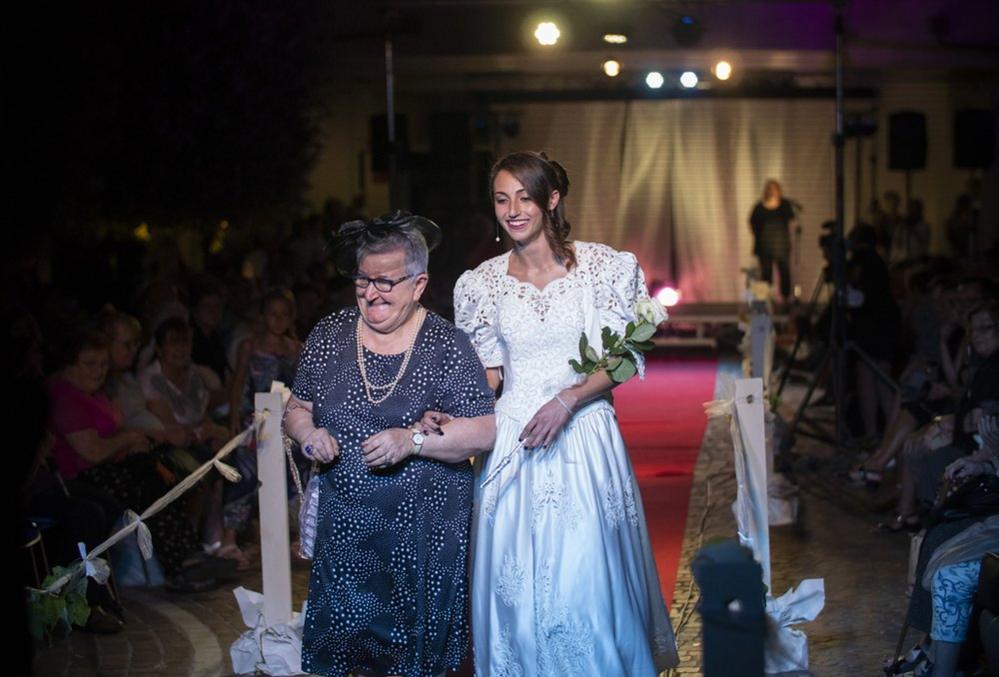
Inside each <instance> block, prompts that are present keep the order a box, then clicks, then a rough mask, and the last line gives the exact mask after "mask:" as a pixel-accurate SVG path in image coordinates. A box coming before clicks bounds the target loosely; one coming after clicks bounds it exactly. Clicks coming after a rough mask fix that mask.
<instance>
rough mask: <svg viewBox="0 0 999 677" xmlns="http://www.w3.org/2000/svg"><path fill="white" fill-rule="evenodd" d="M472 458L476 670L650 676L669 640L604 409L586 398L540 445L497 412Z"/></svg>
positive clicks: (672, 659)
mask: <svg viewBox="0 0 999 677" xmlns="http://www.w3.org/2000/svg"><path fill="white" fill-rule="evenodd" d="M496 421H497V436H496V447H495V448H494V450H493V452H492V453H490V454H487V455H485V456H483V457H482V458H480V459H478V460H477V462H476V463H477V468H476V470H477V474H476V481H477V496H476V513H475V521H474V526H473V529H474V555H473V573H472V634H473V639H474V644H473V646H474V652H475V672H476V675H478V677H513V676H516V677H533V676H535V675H538V676H542V675H545V676H547V675H551V676H553V677H555V676H558V677H566V676H568V675H586V676H588V677H598V676H599V677H605V676H607V677H610V676H613V677H617V676H621V677H624V676H635V677H648V676H652V675H657V674H659V673H660V672H662V671H663V670H665V669H666V668H669V667H672V666H675V665H676V663H677V652H676V638H675V636H674V634H673V628H672V625H671V624H670V619H669V614H668V613H667V610H666V604H665V602H664V601H663V596H662V592H661V591H660V589H659V578H658V575H657V573H656V565H655V561H654V559H653V557H652V549H651V547H650V544H649V536H648V530H647V528H646V525H645V515H644V512H643V510H642V502H641V497H640V496H639V493H638V486H637V483H636V482H635V476H634V472H633V471H632V469H631V463H630V461H629V459H628V455H627V451H626V450H625V447H624V441H623V440H622V438H621V433H620V430H619V429H618V426H617V420H616V418H615V416H614V410H613V408H612V407H611V406H610V405H609V404H608V403H606V402H603V401H599V402H595V403H592V404H591V405H589V406H587V407H585V408H584V409H582V410H581V411H580V412H578V413H577V414H576V415H575V416H574V418H573V419H572V420H571V421H570V423H569V424H568V425H567V426H566V428H565V430H564V431H563V432H562V433H561V434H560V436H559V438H558V439H557V440H556V441H555V442H554V443H553V444H552V446H551V447H549V448H547V449H535V450H531V451H526V450H524V449H523V448H521V447H519V446H518V439H517V438H518V435H519V434H520V431H521V430H522V429H523V426H524V423H521V422H518V421H516V420H514V419H512V418H510V417H508V416H505V415H503V414H502V413H499V412H498V413H497V415H496Z"/></svg>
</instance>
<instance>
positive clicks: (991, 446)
mask: <svg viewBox="0 0 999 677" xmlns="http://www.w3.org/2000/svg"><path fill="white" fill-rule="evenodd" d="M978 434H979V436H980V437H981V438H982V449H983V450H986V449H987V450H989V451H990V452H991V453H993V454H995V453H997V452H999V416H992V415H988V416H982V418H981V420H980V421H979V422H978Z"/></svg>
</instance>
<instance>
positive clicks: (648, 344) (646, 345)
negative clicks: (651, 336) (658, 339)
mask: <svg viewBox="0 0 999 677" xmlns="http://www.w3.org/2000/svg"><path fill="white" fill-rule="evenodd" d="M655 347H656V344H655V343H653V342H652V341H639V342H638V343H636V344H634V345H633V346H632V348H634V349H635V350H641V351H642V352H643V353H647V352H649V351H650V350H652V349H653V348H655Z"/></svg>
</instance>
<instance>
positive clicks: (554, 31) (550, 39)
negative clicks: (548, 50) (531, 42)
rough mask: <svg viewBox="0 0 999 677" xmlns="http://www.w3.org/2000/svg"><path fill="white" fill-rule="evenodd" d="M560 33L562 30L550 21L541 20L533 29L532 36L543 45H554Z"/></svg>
mask: <svg viewBox="0 0 999 677" xmlns="http://www.w3.org/2000/svg"><path fill="white" fill-rule="evenodd" d="M560 35H562V31H560V30H559V29H558V26H556V25H555V24H554V23H553V22H551V21H542V22H541V23H539V24H538V27H537V28H536V29H535V30H534V37H535V38H537V40H538V42H539V43H540V44H542V45H545V46H550V45H554V44H555V43H556V42H558V38H559V36H560Z"/></svg>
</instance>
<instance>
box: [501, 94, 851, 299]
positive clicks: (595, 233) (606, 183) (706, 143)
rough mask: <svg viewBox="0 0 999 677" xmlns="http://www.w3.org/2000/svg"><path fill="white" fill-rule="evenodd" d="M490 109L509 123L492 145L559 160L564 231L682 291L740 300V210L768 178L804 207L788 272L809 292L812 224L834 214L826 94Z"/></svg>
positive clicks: (815, 251) (813, 265)
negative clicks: (512, 128) (510, 134)
mask: <svg viewBox="0 0 999 677" xmlns="http://www.w3.org/2000/svg"><path fill="white" fill-rule="evenodd" d="M496 110H497V112H498V113H499V114H500V116H501V117H502V118H503V119H505V120H509V119H516V120H517V121H518V122H519V124H520V127H519V128H520V132H519V134H518V135H517V136H516V137H515V138H507V137H504V138H503V140H502V142H501V147H500V149H499V150H500V152H501V153H507V152H510V151H514V150H544V151H546V152H547V153H548V154H549V156H550V157H552V158H553V159H556V160H558V161H559V162H561V163H562V164H563V165H564V166H565V167H566V170H567V171H568V173H569V179H570V181H571V186H570V191H569V198H568V201H567V202H566V206H567V209H568V215H569V219H570V221H571V222H572V224H573V236H574V237H576V238H578V239H581V240H594V241H598V242H604V243H606V244H609V245H611V246H612V247H615V248H618V249H626V250H629V251H632V252H634V253H635V255H636V256H638V258H639V261H640V262H641V263H642V266H643V268H644V269H645V272H646V275H647V276H648V277H649V279H650V281H651V280H660V281H670V282H673V283H676V284H678V285H679V287H680V289H681V290H682V292H683V296H684V300H685V301H702V302H729V301H736V300H738V299H739V298H740V296H741V289H742V283H743V278H742V275H741V273H740V268H743V267H746V266H751V265H755V263H756V261H755V258H754V257H753V256H752V235H751V233H750V230H749V225H748V223H747V221H748V218H749V212H750V211H751V210H752V208H753V205H754V204H755V203H756V201H757V200H758V199H759V198H760V193H761V191H762V189H763V183H764V181H765V180H766V179H768V178H771V177H773V178H776V179H777V180H779V181H780V182H781V184H782V185H783V187H784V194H785V196H787V197H791V198H793V199H795V200H797V201H798V202H799V203H801V205H802V206H803V207H804V212H803V213H802V215H801V225H802V228H803V232H802V235H801V239H800V244H801V246H800V248H798V251H797V252H796V253H795V254H793V256H794V257H795V258H793V259H792V270H791V273H792V278H793V280H792V281H793V282H794V283H795V284H798V285H800V286H801V288H802V294H804V295H808V294H810V293H811V290H812V288H813V287H814V285H815V282H816V280H817V278H818V275H819V272H820V270H821V267H822V256H821V253H820V251H819V248H818V236H819V230H820V226H821V224H822V222H823V221H826V220H827V219H831V218H833V216H834V204H833V197H834V185H833V178H834V172H833V170H834V167H833V147H832V142H831V139H832V130H833V123H834V120H833V104H832V102H831V101H820V100H812V99H793V100H778V99H773V100H765V99H727V100H725V99H715V100H703V99H701V100H669V101H629V102H568V103H537V104H535V103H530V104H518V105H515V106H514V105H503V106H497V107H496ZM848 159H849V158H848ZM847 185H848V186H849V185H850V181H849V179H848V180H847ZM849 197H850V196H849V195H848V196H847V198H848V200H849ZM849 204H850V202H849V201H848V202H847V205H848V206H849ZM674 264H675V267H674Z"/></svg>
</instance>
